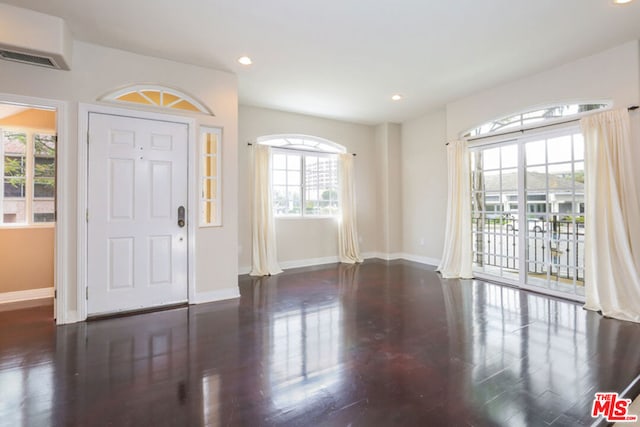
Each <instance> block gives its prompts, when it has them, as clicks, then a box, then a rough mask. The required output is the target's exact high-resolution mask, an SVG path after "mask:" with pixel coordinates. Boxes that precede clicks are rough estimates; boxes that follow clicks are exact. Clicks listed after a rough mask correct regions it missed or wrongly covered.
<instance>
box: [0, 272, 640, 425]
mask: <svg viewBox="0 0 640 427" xmlns="http://www.w3.org/2000/svg"><path fill="white" fill-rule="evenodd" d="M239 285H240V291H241V298H240V299H239V300H231V301H223V302H218V303H212V304H202V305H198V306H190V307H188V308H178V309H174V310H168V311H162V312H155V313H146V314H140V315H134V316H129V317H122V318H112V319H105V320H99V321H93V322H87V323H80V324H75V325H67V326H61V327H55V326H54V324H53V322H52V319H51V310H50V307H36V308H30V309H23V310H17V311H5V312H0V426H5V425H6V426H16V425H26V426H31V425H34V426H36V425H37V426H40V425H60V426H74V425H86V426H102V425H104V426H107V425H117V426H146V425H148V426H187V425H189V426H199V425H207V426H305V427H306V426H347V425H351V426H390V425H434V426H443V425H447V426H454V425H460V426H466V425H473V426H498V425H505V426H517V425H526V426H540V425H559V426H560V425H590V424H591V423H592V421H593V420H592V419H591V417H590V408H591V402H592V400H593V395H594V393H595V392H596V391H618V392H621V391H622V390H624V389H625V387H626V386H627V385H628V384H630V383H631V382H632V381H633V379H634V378H635V377H636V376H637V375H638V374H639V373H640V325H636V324H632V323H625V322H620V321H616V320H612V319H604V318H602V317H601V316H599V315H598V314H596V313H593V312H588V311H585V310H583V309H582V308H581V306H580V305H578V304H575V303H572V302H568V301H563V300H559V299H553V298H548V297H544V296H541V295H536V294H532V293H528V292H524V291H519V290H516V289H513V288H509V287H504V286H499V285H495V284H489V283H484V282H480V281H474V280H444V279H441V278H440V277H439V276H438V274H437V273H435V272H434V271H432V269H431V268H428V267H425V266H422V265H419V264H415V263H411V262H405V261H396V262H383V261H368V262H366V263H365V264H363V265H357V266H349V265H328V266H322V267H314V268H305V269H297V270H290V271H287V272H285V273H283V274H281V275H278V276H273V277H266V278H251V277H248V276H241V277H240V279H239Z"/></svg>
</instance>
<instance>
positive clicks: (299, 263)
mask: <svg viewBox="0 0 640 427" xmlns="http://www.w3.org/2000/svg"><path fill="white" fill-rule="evenodd" d="M362 258H363V259H372V258H378V259H382V260H385V261H393V260H397V259H405V260H407V261H413V262H417V263H420V264H427V265H433V266H438V265H439V264H440V260H439V259H437V258H430V257H425V256H420V255H413V254H408V253H404V252H395V253H391V254H387V253H383V252H364V253H363V254H362ZM336 262H340V260H339V258H338V257H337V256H332V257H324V258H308V259H298V260H293V261H284V262H281V263H280V268H282V269H283V270H287V269H289V268H299V267H311V266H314V265H322V264H333V263H336ZM250 272H251V267H240V269H239V270H238V274H249V273H250Z"/></svg>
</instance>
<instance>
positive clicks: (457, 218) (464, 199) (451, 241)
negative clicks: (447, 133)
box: [437, 141, 473, 279]
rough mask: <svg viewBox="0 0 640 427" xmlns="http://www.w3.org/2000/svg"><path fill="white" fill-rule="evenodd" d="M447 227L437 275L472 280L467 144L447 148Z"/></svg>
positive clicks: (459, 143)
mask: <svg viewBox="0 0 640 427" xmlns="http://www.w3.org/2000/svg"><path fill="white" fill-rule="evenodd" d="M447 169H448V173H447V185H448V189H449V196H448V199H447V224H446V228H445V240H444V250H443V253H442V260H441V261H440V265H439V266H438V269H437V271H439V272H440V274H442V277H443V278H446V279H452V278H462V279H470V278H472V277H473V273H472V267H471V266H472V253H471V165H470V161H469V150H468V148H467V144H466V142H465V141H452V142H450V143H449V144H448V145H447Z"/></svg>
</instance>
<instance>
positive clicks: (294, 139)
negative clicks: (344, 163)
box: [258, 135, 347, 153]
mask: <svg viewBox="0 0 640 427" xmlns="http://www.w3.org/2000/svg"><path fill="white" fill-rule="evenodd" d="M258 144H263V145H270V146H272V147H279V148H285V149H290V150H302V151H319V152H322V153H346V152H347V149H346V148H345V147H344V146H342V145H340V144H336V143H335V142H333V141H329V140H328V139H324V138H319V137H317V136H308V135H269V136H263V137H260V138H258Z"/></svg>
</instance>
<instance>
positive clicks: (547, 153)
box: [524, 133, 584, 295]
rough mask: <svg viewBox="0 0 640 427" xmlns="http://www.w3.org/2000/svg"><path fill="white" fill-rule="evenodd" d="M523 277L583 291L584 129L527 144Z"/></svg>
mask: <svg viewBox="0 0 640 427" xmlns="http://www.w3.org/2000/svg"><path fill="white" fill-rule="evenodd" d="M524 148H525V167H526V175H525V195H526V201H527V211H526V218H527V219H526V222H527V227H526V278H525V283H526V284H527V285H531V286H534V287H537V288H543V289H549V290H552V291H555V292H560V293H565V294H574V295H584V261H583V259H584V162H583V159H582V157H583V154H582V153H583V152H584V146H583V139H582V135H581V134H578V133H575V134H568V135H563V136H560V137H554V138H549V139H538V140H534V141H530V142H526V143H525V144H524Z"/></svg>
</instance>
